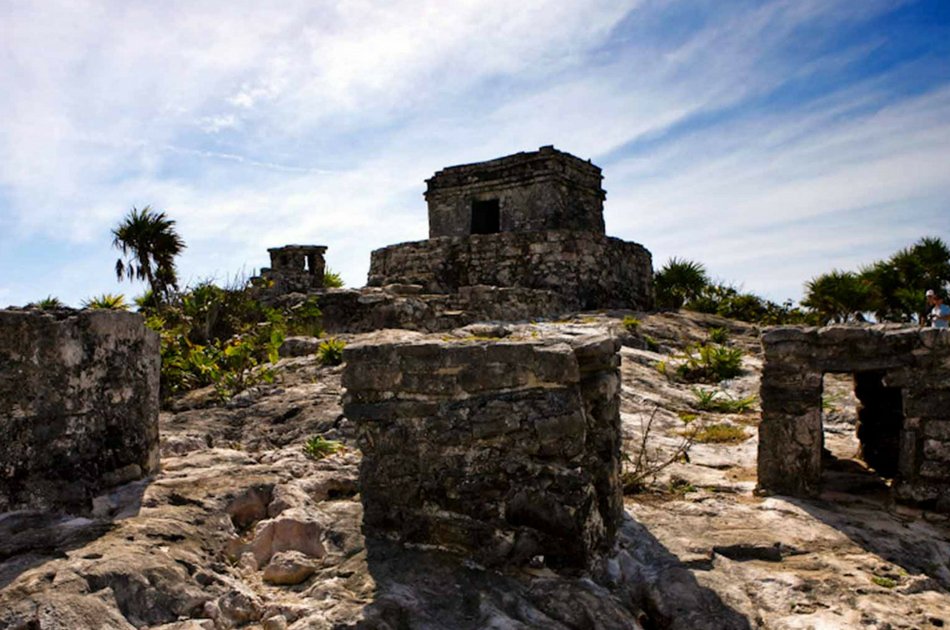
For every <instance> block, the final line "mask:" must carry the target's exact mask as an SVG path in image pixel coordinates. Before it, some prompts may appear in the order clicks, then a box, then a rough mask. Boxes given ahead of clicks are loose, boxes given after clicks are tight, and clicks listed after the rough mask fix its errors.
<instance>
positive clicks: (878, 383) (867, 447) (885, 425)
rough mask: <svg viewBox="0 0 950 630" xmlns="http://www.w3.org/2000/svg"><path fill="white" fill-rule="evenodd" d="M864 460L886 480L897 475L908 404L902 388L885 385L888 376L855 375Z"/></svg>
mask: <svg viewBox="0 0 950 630" xmlns="http://www.w3.org/2000/svg"><path fill="white" fill-rule="evenodd" d="M854 395H855V396H857V397H858V401H859V404H858V423H857V431H858V441H859V442H861V459H863V460H864V461H865V463H867V465H868V466H870V467H871V468H873V469H874V470H876V471H877V474H879V475H881V476H882V477H888V478H893V477H894V476H896V475H897V459H898V457H899V455H900V437H901V428H902V427H903V425H904V402H903V398H902V396H901V390H900V388H898V387H886V386H885V385H884V372H880V371H870V372H855V374H854Z"/></svg>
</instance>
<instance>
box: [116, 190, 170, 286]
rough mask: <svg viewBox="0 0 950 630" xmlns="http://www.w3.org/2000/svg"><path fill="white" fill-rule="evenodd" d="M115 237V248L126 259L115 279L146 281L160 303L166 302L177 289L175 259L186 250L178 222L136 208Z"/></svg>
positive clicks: (147, 209) (149, 210)
mask: <svg viewBox="0 0 950 630" xmlns="http://www.w3.org/2000/svg"><path fill="white" fill-rule="evenodd" d="M112 236H113V239H112V245H113V247H115V248H116V249H118V250H119V251H121V252H122V256H123V257H122V258H119V259H118V260H117V261H116V263H115V275H116V277H117V278H118V279H119V280H122V279H123V278H128V279H129V280H134V279H136V278H137V279H139V280H145V281H146V282H148V286H149V289H150V290H151V292H152V295H153V296H155V298H156V299H157V300H158V301H160V302H161V301H165V300H167V299H168V297H169V296H170V293H171V291H172V290H173V289H177V288H178V275H177V271H176V269H175V257H176V256H178V255H179V254H180V253H181V252H182V250H183V249H185V241H184V240H182V238H181V237H180V236H179V235H178V232H176V231H175V222H174V221H173V220H172V219H169V218H168V217H167V216H166V215H165V213H164V212H156V211H154V210H152V208H151V207H150V206H145V207H144V208H142V209H141V210H139V209H137V208H135V207H133V208H132V210H131V211H130V212H129V214H128V215H127V216H126V217H125V219H123V220H122V222H121V223H119V225H118V226H116V228H115V229H113V230H112Z"/></svg>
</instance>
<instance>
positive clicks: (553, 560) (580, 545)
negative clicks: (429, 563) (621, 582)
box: [344, 337, 623, 567]
mask: <svg viewBox="0 0 950 630" xmlns="http://www.w3.org/2000/svg"><path fill="white" fill-rule="evenodd" d="M433 343H435V345H436V347H438V349H439V352H440V354H441V355H442V356H440V357H432V360H433V361H435V363H436V364H438V365H456V364H459V363H465V367H464V370H463V371H462V372H461V373H460V374H458V381H456V378H455V375H452V374H447V373H445V372H444V371H442V370H429V371H421V370H420V371H416V372H414V373H413V379H414V380H413V387H412V389H411V390H409V389H403V388H402V386H403V385H405V383H406V378H407V375H406V374H405V373H404V372H402V370H404V368H405V366H406V365H407V364H410V365H412V366H414V367H416V360H417V358H418V356H419V352H420V351H419V350H418V348H419V347H420V346H424V347H426V348H427V350H426V353H427V354H428V353H429V352H430V351H431V347H432V344H433ZM473 347H474V348H477V349H478V351H477V352H474V351H473V350H472V348H473ZM618 348H619V344H617V343H615V342H613V340H610V339H607V338H604V337H580V338H573V339H564V340H562V341H560V342H557V341H552V342H547V343H546V342H537V341H523V342H518V341H505V342H501V343H498V342H493V341H482V340H478V341H463V342H432V341H421V342H417V343H416V344H413V343H401V344H400V343H393V344H387V345H386V346H385V347H384V348H382V349H372V350H371V349H367V348H365V347H361V346H359V345H355V346H353V347H348V348H347V349H346V351H345V354H344V358H345V361H346V368H345V372H344V384H345V386H346V387H347V392H346V394H345V397H344V413H345V414H346V415H347V417H348V418H350V419H352V420H354V421H355V422H356V424H357V429H358V439H359V444H360V448H361V449H362V450H363V465H362V468H361V472H360V478H361V493H362V497H363V501H364V527H365V529H366V531H367V532H368V533H380V534H385V535H390V536H395V537H397V538H399V539H401V540H403V541H405V542H415V543H426V544H435V545H440V546H442V547H445V548H447V549H450V550H453V551H456V552H460V553H464V554H465V555H467V556H471V557H474V558H475V559H476V560H477V561H479V562H482V563H485V564H488V565H500V564H521V563H524V562H527V561H529V560H530V559H531V558H533V557H534V556H537V555H542V556H544V557H545V558H546V561H547V562H548V563H549V564H551V565H552V566H570V567H583V566H586V565H587V564H588V563H589V562H590V561H591V560H592V559H593V558H594V557H595V556H596V555H598V554H599V553H601V552H603V551H604V550H605V549H607V548H608V547H609V546H610V544H611V541H612V539H613V536H614V534H615V532H616V528H617V526H618V524H619V522H620V519H621V518H622V512H623V507H622V493H621V485H620V413H619V392H620V388H619V378H620V377H619V370H618V368H617V362H616V361H615V360H614V357H615V355H616V352H617V349H618ZM575 349H577V352H575ZM380 354H385V355H386V356H393V357H394V360H393V361H391V362H390V363H389V364H387V365H385V366H380V365H379V364H376V363H369V364H366V365H364V363H363V359H366V358H374V357H376V356H379V355H380ZM461 356H464V357H465V361H464V362H463V361H460V359H459V357H461ZM581 364H583V365H584V366H586V368H585V370H584V376H583V378H581V367H580V365H581ZM370 366H371V367H372V369H373V370H374V371H375V370H380V369H389V370H390V371H391V372H392V373H393V374H395V375H397V376H391V377H388V380H389V381H390V382H397V383H400V386H399V387H396V388H394V389H393V390H392V391H389V392H386V395H387V396H388V397H389V400H388V401H387V402H386V403H385V404H384V405H380V404H367V403H365V402H364V400H365V399H366V398H367V393H368V392H366V391H365V390H362V389H361V387H364V386H366V385H367V379H365V378H362V377H360V376H356V374H358V373H360V372H361V371H363V369H364V368H365V367H370ZM592 366H599V369H594V367H592ZM458 382H462V383H463V384H464V387H463V388H459V387H458V386H457V383H458ZM372 394H373V395H375V392H372Z"/></svg>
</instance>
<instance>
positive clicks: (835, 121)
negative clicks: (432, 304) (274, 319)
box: [0, 0, 950, 306]
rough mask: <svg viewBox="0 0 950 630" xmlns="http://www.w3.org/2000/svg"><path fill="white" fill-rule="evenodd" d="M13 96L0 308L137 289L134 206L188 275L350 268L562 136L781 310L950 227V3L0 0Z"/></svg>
mask: <svg viewBox="0 0 950 630" xmlns="http://www.w3.org/2000/svg"><path fill="white" fill-rule="evenodd" d="M0 95H2V98H0V306H3V305H6V304H12V305H22V304H25V303H27V302H30V301H34V300H38V299H41V298H44V297H46V296H48V295H52V296H56V297H58V298H59V299H61V300H63V301H64V302H66V303H68V304H70V305H74V306H76V305H79V304H80V303H81V302H82V301H83V300H84V299H88V298H89V297H91V296H94V295H98V294H102V293H105V292H123V293H125V294H126V295H128V296H130V297H131V296H134V295H138V294H140V293H141V292H142V290H143V286H142V284H141V283H131V284H130V283H128V282H123V283H117V281H116V279H115V275H114V270H113V269H114V265H115V260H116V258H117V256H118V252H117V251H116V250H114V249H113V248H112V246H111V240H112V239H111V234H110V232H111V229H112V228H113V227H115V226H116V225H117V224H118V223H119V221H121V220H122V218H123V217H124V216H125V215H126V214H127V213H128V211H129V210H130V209H131V208H132V207H138V208H141V207H143V206H146V205H150V206H151V207H152V208H154V209H159V210H163V211H165V212H166V213H167V214H168V216H169V217H170V218H172V219H174V220H175V221H176V222H177V228H178V231H179V233H180V234H181V236H182V237H183V238H184V240H185V242H186V244H187V249H186V250H185V251H184V253H183V254H182V255H181V257H180V259H179V261H178V268H179V276H180V278H181V280H182V282H183V283H184V284H189V283H197V282H200V281H204V280H208V279H212V280H215V281H217V282H231V281H234V280H235V279H237V278H241V277H245V276H248V275H251V274H253V273H254V272H256V271H257V270H258V269H259V268H260V267H261V266H266V265H267V264H268V257H267V248H268V247H276V246H280V245H284V244H289V243H301V244H321V245H326V246H328V248H329V249H328V251H327V255H326V257H327V263H328V265H329V266H330V267H331V268H332V269H333V270H335V271H338V272H340V273H341V274H342V275H343V278H344V280H345V281H346V283H347V285H348V286H362V285H364V284H365V282H366V272H367V270H368V267H369V255H370V252H371V251H372V250H373V249H376V248H379V247H383V246H386V245H389V244H393V243H398V242H403V241H411V240H420V239H424V238H426V237H427V235H428V229H427V214H426V206H425V201H424V199H423V196H422V195H423V192H424V190H425V181H424V180H425V179H426V178H427V177H430V176H431V175H432V174H433V173H434V172H435V171H437V170H439V169H440V168H443V167H445V166H449V165H453V164H460V163H469V162H475V161H480V160H487V159H491V158H494V157H499V156H502V155H507V154H510V153H516V152H518V151H530V150H536V149H537V148H538V147H540V146H542V145H549V144H553V145H555V146H556V147H557V148H558V149H560V150H563V151H568V152H570V153H573V154H575V155H577V156H579V157H582V158H584V159H588V158H589V159H591V160H593V162H594V163H595V164H597V165H598V166H600V167H601V168H602V169H603V172H604V188H605V189H606V190H607V200H606V202H605V212H604V216H605V220H606V225H607V232H608V234H610V235H612V236H617V237H620V238H623V239H626V240H632V241H636V242H638V243H641V244H643V245H644V246H646V247H647V248H648V249H649V250H651V252H652V253H653V263H654V267H655V268H659V267H661V266H662V265H663V264H664V263H665V262H666V261H667V260H669V259H670V258H671V257H674V256H675V257H678V258H686V259H690V260H695V261H699V262H701V263H703V264H704V265H705V267H706V269H707V270H708V272H709V274H710V276H712V277H713V278H714V279H716V280H719V281H723V282H728V283H730V284H733V285H736V286H739V287H741V288H742V289H744V290H747V291H752V292H755V293H758V294H760V295H763V296H765V297H768V298H770V299H773V300H776V301H779V302H781V301H783V300H785V299H788V298H791V299H794V300H798V299H800V298H801V296H802V292H803V285H804V283H805V282H806V281H807V280H809V279H810V278H812V277H814V276H816V275H818V274H820V273H824V272H827V271H830V270H831V269H833V268H837V269H857V268H858V267H860V266H861V265H863V264H866V263H869V262H872V261H874V260H878V259H882V258H886V257H887V256H889V255H890V254H892V253H893V252H895V251H896V250H898V249H900V248H902V247H906V246H909V245H911V244H913V242H915V241H917V240H918V239H920V238H921V237H923V236H936V237H940V238H943V239H944V240H945V241H950V1H948V0H919V1H913V0H906V1H902V0H861V1H860V2H855V1H854V0H840V1H838V0H775V1H765V0H762V1H753V0H679V1H678V0H628V1H626V2H611V1H607V0H584V1H583V2H581V1H576V2H575V1H568V0H520V1H519V2H508V1H504V2H503V1H495V0H481V1H461V0H460V1H453V2H444V1H442V0H433V1H427V0H418V1H417V0H412V1H409V0H388V1H385V2H368V1H363V0H345V1H342V2H332V1H324V0H305V1H303V0H302V1H297V0H280V1H275V2H257V1H245V0H229V1H227V2H225V1H223V0H219V1H216V2H203V1H201V0H188V1H184V0H182V1H177V0H165V1H162V2H137V1H134V0H122V1H116V2H109V1H107V0H100V1H98V2H91V1H82V0H72V1H60V0H43V1H42V2H38V1H37V2H28V1H25V0H22V1H21V0H0Z"/></svg>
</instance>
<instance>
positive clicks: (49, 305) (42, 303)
mask: <svg viewBox="0 0 950 630" xmlns="http://www.w3.org/2000/svg"><path fill="white" fill-rule="evenodd" d="M35 306H36V308H38V309H40V310H41V311H54V310H56V309H58V308H66V305H65V304H63V303H62V302H61V301H60V299H59V298H58V297H53V296H52V295H47V296H46V297H45V298H43V299H42V300H38V301H37V302H36V304H35Z"/></svg>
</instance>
